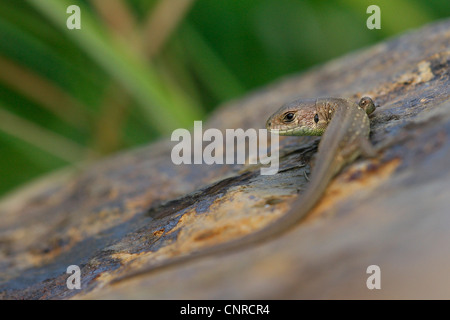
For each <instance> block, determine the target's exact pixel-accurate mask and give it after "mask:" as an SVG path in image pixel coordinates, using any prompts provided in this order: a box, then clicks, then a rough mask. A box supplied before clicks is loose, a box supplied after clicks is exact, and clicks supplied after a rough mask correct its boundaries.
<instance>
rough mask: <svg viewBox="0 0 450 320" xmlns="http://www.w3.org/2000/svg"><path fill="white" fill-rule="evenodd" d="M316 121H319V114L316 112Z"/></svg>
mask: <svg viewBox="0 0 450 320" xmlns="http://www.w3.org/2000/svg"><path fill="white" fill-rule="evenodd" d="M314 122H315V123H317V122H319V115H318V114H317V113H316V115H315V116H314Z"/></svg>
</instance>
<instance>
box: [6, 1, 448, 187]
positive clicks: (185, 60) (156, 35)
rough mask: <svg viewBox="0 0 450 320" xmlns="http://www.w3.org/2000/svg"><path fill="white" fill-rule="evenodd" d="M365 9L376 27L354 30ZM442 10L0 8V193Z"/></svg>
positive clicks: (261, 5)
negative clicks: (75, 16)
mask: <svg viewBox="0 0 450 320" xmlns="http://www.w3.org/2000/svg"><path fill="white" fill-rule="evenodd" d="M71 4H76V5H79V6H80V8H81V27H82V28H81V30H68V29H67V27H66V20H67V18H68V17H69V16H70V14H68V13H66V9H67V7H68V6H69V5H71ZM371 4H377V5H378V6H380V8H381V30H368V29H367V28H366V19H367V18H368V17H369V15H368V14H367V13H366V9H367V7H368V6H369V5H371ZM449 13H450V1H449V0H433V1H429V0H384V1H381V0H380V1H376V2H374V1H364V0H342V1H317V0H309V1H301V0H216V1H213V0H197V1H194V0H159V1H149V0H84V1H82V0H71V1H65V0H29V1H26V0H1V1H0V195H2V194H5V193H6V192H8V191H10V190H11V189H13V188H15V187H17V186H18V185H20V184H22V183H25V182H27V181H29V180H30V179H33V178H36V177H38V176H40V175H42V174H44V173H47V172H50V171H53V170H55V169H59V168H63V167H66V166H71V165H74V164H77V163H80V162H85V161H92V160H95V159H98V158H100V157H103V156H105V155H107V154H110V153H113V152H116V151H118V150H121V149H125V148H130V147H133V146H137V145H141V144H145V143H149V142H150V141H152V140H154V139H156V138H158V137H160V136H164V135H165V136H167V135H168V134H169V133H170V132H171V131H172V130H173V129H175V128H179V127H191V126H192V124H193V120H197V119H206V118H207V116H208V114H209V113H210V112H211V111H212V110H213V109H214V108H215V107H216V106H217V105H218V104H220V103H221V102H224V101H226V100H229V99H231V98H237V97H239V96H242V95H244V94H245V93H246V92H247V91H249V90H251V89H253V88H256V87H258V86H261V85H264V84H267V83H269V82H271V81H273V80H274V79H277V78H279V77H281V76H284V75H286V74H292V73H296V72H299V71H301V70H304V69H305V68H308V67H310V66H312V65H315V64H320V63H321V62H324V61H327V60H329V59H331V58H333V57H336V56H339V55H342V54H344V53H346V52H349V51H352V50H355V49H357V48H360V47H364V46H368V45H369V44H371V43H375V42H379V41H381V40H382V39H384V38H386V37H390V36H392V35H395V34H398V33H401V32H403V31H405V30H407V29H411V28H415V27H419V26H421V25H423V24H425V23H427V22H430V21H433V20H437V19H440V18H444V17H447V16H449Z"/></svg>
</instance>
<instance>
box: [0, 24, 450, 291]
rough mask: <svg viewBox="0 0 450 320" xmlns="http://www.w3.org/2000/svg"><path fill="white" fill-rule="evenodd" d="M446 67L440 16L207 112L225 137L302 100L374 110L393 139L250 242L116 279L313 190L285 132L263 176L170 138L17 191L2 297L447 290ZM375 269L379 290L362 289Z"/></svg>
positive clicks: (233, 230) (224, 234)
mask: <svg viewBox="0 0 450 320" xmlns="http://www.w3.org/2000/svg"><path fill="white" fill-rule="evenodd" d="M449 64H450V20H445V21H441V22H438V23H434V24H432V25H428V26H425V27H423V28H422V29H420V30H416V31H413V32H410V33H407V34H404V35H402V36H400V37H397V38H394V39H391V40H388V41H386V42H383V43H380V44H378V45H375V46H373V47H370V48H367V49H364V50H361V51H358V52H355V53H352V54H349V55H347V56H344V57H342V58H339V59H337V60H334V61H331V62H329V63H327V64H325V65H323V66H320V67H316V68H313V69H311V70H310V71H308V72H305V73H303V74H300V75H295V76H291V77H289V78H285V79H282V80H280V81H278V82H276V83H274V84H271V85H269V86H267V87H265V88H263V89H260V90H257V91H255V92H252V93H250V94H248V95H247V96H246V97H243V98H242V99H240V100H237V101H232V102H230V103H227V104H225V105H223V106H222V107H221V108H220V109H218V111H217V112H216V113H215V114H214V115H213V116H212V118H211V119H210V120H209V121H208V122H207V124H206V126H207V127H211V128H212V127H214V128H218V129H221V130H224V129H226V128H243V129H247V128H263V127H264V124H265V120H266V119H267V118H268V116H269V115H270V114H272V113H273V112H274V111H275V110H276V109H277V108H278V107H279V106H280V105H281V104H283V103H285V102H287V101H290V100H293V99H295V98H299V97H302V98H313V97H323V96H340V97H347V98H351V99H354V100H355V101H357V100H358V99H359V98H360V97H362V96H370V97H372V98H373V99H374V100H375V101H376V103H377V104H379V105H380V108H379V109H378V110H377V111H376V112H375V115H374V116H373V118H372V125H371V128H372V134H371V141H372V142H373V143H374V144H376V145H377V144H378V145H379V144H382V143H384V142H385V141H389V142H390V144H389V147H387V148H385V149H383V150H382V151H381V152H380V154H379V155H378V156H377V157H376V158H374V159H363V158H360V159H358V160H357V161H356V162H355V163H353V164H352V165H350V166H348V167H347V168H345V169H344V170H343V171H342V172H341V173H340V174H339V175H338V176H337V177H336V178H335V179H334V181H333V182H332V183H331V185H330V186H329V188H328V189H327V191H326V194H325V196H324V197H323V199H322V200H321V201H320V202H319V203H318V204H317V206H316V207H315V209H314V210H313V211H312V212H311V214H310V215H309V217H308V219H307V220H306V221H305V222H303V223H301V224H299V225H298V226H296V227H295V228H293V230H291V231H289V232H286V234H284V235H283V236H281V237H279V238H277V239H275V240H273V241H268V242H265V243H262V244H260V245H258V246H254V247H250V248H243V249H242V250H238V251H236V252H233V253H230V254H226V255H220V256H211V257H207V258H204V259H199V260H196V261H192V262H190V263H187V264H185V265H181V266H176V267H173V268H168V269H167V270H159V271H157V272H149V273H143V274H140V275H137V276H135V277H130V278H126V279H123V280H118V279H120V278H121V277H123V276H126V275H128V274H130V273H132V272H134V271H136V270H140V268H142V267H145V266H150V265H152V264H154V263H156V262H158V261H163V260H164V259H170V258H171V257H175V256H178V255H181V254H188V253H189V252H191V251H192V250H197V249H199V248H201V247H204V246H210V245H214V244H217V243H222V242H225V241H228V240H230V239H234V238H237V237H241V236H243V235H245V234H248V233H250V232H253V231H255V230H257V229H259V228H261V227H262V226H263V225H266V224H268V223H271V222H272V221H273V220H274V219H275V218H276V217H278V216H279V215H282V214H284V213H286V211H287V210H288V209H289V207H290V205H291V203H292V201H293V200H294V199H295V198H296V197H297V193H298V192H301V190H302V189H304V188H307V186H308V182H307V181H306V179H305V178H304V171H305V170H306V171H308V170H307V169H308V165H309V159H310V157H311V156H312V155H313V154H314V152H315V147H316V146H317V141H318V139H317V138H309V137H304V138H297V137H286V138H284V139H282V141H281V152H282V154H283V155H282V157H281V163H280V166H281V168H280V172H279V173H278V174H276V175H273V176H262V175H260V174H259V167H257V166H256V167H252V166H245V165H213V166H209V165H204V164H203V165H181V166H176V165H173V164H172V162H171V160H170V153H171V150H172V147H173V146H174V145H175V143H173V142H170V141H169V140H168V139H166V140H163V141H159V142H157V143H154V144H152V145H149V146H146V147H144V148H141V149H138V150H134V151H128V152H125V153H122V154H118V155H116V156H114V157H111V158H109V159H106V160H103V161H101V162H99V163H97V164H94V165H91V166H89V167H87V168H83V169H80V170H76V171H73V172H69V173H66V174H63V175H60V176H57V177H55V176H53V177H49V178H47V179H44V180H43V181H41V182H40V183H38V184H35V185H32V186H30V187H28V188H27V189H26V190H21V191H18V192H16V193H15V194H13V195H11V196H9V197H7V198H5V199H3V201H2V202H1V203H0V221H1V225H0V244H1V246H0V298H3V299H67V298H76V299H104V298H108V299H111V298H113V299H123V298H139V299H143V298H149V299H166V298H167V299H210V298H215V299H276V298H288V299H297V298H308V299H310V298H311V299H317V298H338V299H345V298H369V299H372V298H374V299H378V298H383V299H390V298H401V299H407V298H408V299H409V298H448V297H449V294H450V289H448V288H450V280H449V279H450V278H449V277H447V272H448V270H449V269H450V258H449V256H450V255H449V254H448V252H447V247H448V246H447V244H448V243H449V242H450V233H449V232H448V229H449V227H450V211H449V210H448V203H447V200H448V199H449V198H450V172H449V170H448V164H449V159H450V139H449V138H450V66H449ZM301 164H306V166H304V167H302V166H301ZM446 252H447V253H446ZM70 265H78V266H79V267H80V269H81V290H77V289H74V290H69V289H68V288H67V286H66V280H67V279H68V277H69V276H70V274H67V273H66V270H67V267H68V266H70ZM371 265H377V266H379V267H380V270H381V290H377V289H373V290H369V289H368V288H367V286H366V281H367V279H368V278H369V276H370V274H368V273H367V268H368V267H369V266H371Z"/></svg>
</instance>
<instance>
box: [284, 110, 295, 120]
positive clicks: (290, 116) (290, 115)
mask: <svg viewBox="0 0 450 320" xmlns="http://www.w3.org/2000/svg"><path fill="white" fill-rule="evenodd" d="M294 118H295V113H293V112H288V113H286V114H285V115H284V117H283V121H284V122H291V121H292V120H294Z"/></svg>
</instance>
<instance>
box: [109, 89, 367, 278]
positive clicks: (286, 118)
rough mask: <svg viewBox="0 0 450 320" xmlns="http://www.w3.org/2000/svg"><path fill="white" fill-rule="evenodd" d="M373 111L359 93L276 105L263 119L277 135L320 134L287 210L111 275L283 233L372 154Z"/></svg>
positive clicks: (181, 260) (152, 268)
mask: <svg viewBox="0 0 450 320" xmlns="http://www.w3.org/2000/svg"><path fill="white" fill-rule="evenodd" d="M374 110H375V105H374V104H373V102H372V100H371V99H370V98H367V97H365V98H362V99H361V101H360V102H359V105H358V104H356V103H354V102H352V101H350V100H347V99H342V98H323V99H317V100H296V101H293V102H291V103H288V104H286V105H284V106H283V107H281V108H280V109H279V110H278V111H277V112H275V113H274V114H273V115H272V116H271V117H270V118H269V119H268V120H267V123H266V127H267V129H268V130H270V131H273V132H275V133H278V134H279V135H322V134H323V137H322V139H321V141H320V144H319V148H318V153H317V161H316V164H315V166H314V168H313V170H312V173H311V181H310V182H309V185H308V188H307V190H306V191H305V192H304V193H303V194H302V195H301V196H300V197H299V198H298V199H297V200H296V201H295V202H294V203H293V205H292V206H291V209H290V210H289V211H288V212H287V213H286V214H284V215H283V216H281V217H280V218H278V219H277V220H275V222H273V223H271V224H269V225H267V226H265V227H263V228H262V229H261V230H259V231H256V232H254V233H251V234H248V235H246V236H244V237H241V238H238V239H235V240H231V241H229V242H225V243H222V244H219V245H216V246H211V247H207V248H204V249H201V250H199V251H194V252H192V253H191V254H188V255H185V256H180V257H176V258H173V259H170V260H168V261H165V262H162V263H161V264H156V265H151V266H147V267H144V268H142V269H140V270H137V271H135V272H133V273H130V274H126V275H124V276H122V277H119V278H118V279H116V280H115V281H114V282H116V281H120V280H122V279H124V278H129V277H132V276H136V275H138V274H142V273H147V272H150V271H155V270H157V269H161V268H165V267H169V266H173V265H178V264H181V263H184V262H187V261H191V260H193V259H195V258H200V257H204V256H207V255H212V254H220V253H225V252H229V251H232V250H236V249H239V248H243V247H247V246H250V245H253V244H257V243H260V242H262V241H266V240H268V239H271V238H273V237H275V236H278V235H280V234H282V233H283V232H285V231H286V230H287V229H289V228H291V227H292V226H294V225H295V224H296V223H298V222H299V221H300V220H302V219H303V218H304V217H305V216H306V215H307V214H308V213H309V211H310V210H311V209H312V208H313V207H314V205H315V204H316V203H317V201H318V200H319V199H320V198H321V197H322V194H323V193H324V191H325V189H326V187H327V186H328V184H329V182H330V181H331V179H332V178H333V177H334V176H335V175H336V174H337V173H338V172H339V171H340V170H341V169H342V167H343V166H345V165H346V164H348V163H351V162H352V161H354V160H355V158H357V157H358V156H359V155H360V154H361V153H366V154H372V152H371V151H372V149H371V148H370V147H371V145H370V143H369V141H368V137H369V132H370V121H369V118H368V114H370V113H372V112H373V111H374Z"/></svg>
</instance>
